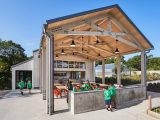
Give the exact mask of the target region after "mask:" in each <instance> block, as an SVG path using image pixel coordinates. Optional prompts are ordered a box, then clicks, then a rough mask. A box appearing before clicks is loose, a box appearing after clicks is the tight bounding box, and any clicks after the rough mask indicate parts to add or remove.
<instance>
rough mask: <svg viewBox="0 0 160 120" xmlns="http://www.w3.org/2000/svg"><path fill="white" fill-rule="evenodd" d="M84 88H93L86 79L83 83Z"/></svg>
mask: <svg viewBox="0 0 160 120" xmlns="http://www.w3.org/2000/svg"><path fill="white" fill-rule="evenodd" d="M84 88H85V90H93V87H92V85H91V84H90V83H89V80H87V83H85V84H84Z"/></svg>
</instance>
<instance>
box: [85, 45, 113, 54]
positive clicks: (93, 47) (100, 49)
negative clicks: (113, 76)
mask: <svg viewBox="0 0 160 120" xmlns="http://www.w3.org/2000/svg"><path fill="white" fill-rule="evenodd" d="M86 46H88V47H90V48H92V49H97V50H99V51H102V52H105V53H109V54H115V53H112V52H111V51H108V50H106V49H103V48H99V47H96V46H93V45H86Z"/></svg>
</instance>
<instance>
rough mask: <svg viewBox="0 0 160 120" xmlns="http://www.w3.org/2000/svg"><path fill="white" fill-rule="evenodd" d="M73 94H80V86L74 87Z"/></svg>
mask: <svg viewBox="0 0 160 120" xmlns="http://www.w3.org/2000/svg"><path fill="white" fill-rule="evenodd" d="M73 92H81V89H80V85H76V87H74V88H73Z"/></svg>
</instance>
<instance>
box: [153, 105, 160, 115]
mask: <svg viewBox="0 0 160 120" xmlns="http://www.w3.org/2000/svg"><path fill="white" fill-rule="evenodd" d="M152 111H154V112H156V113H159V114H160V107H156V108H153V109H152Z"/></svg>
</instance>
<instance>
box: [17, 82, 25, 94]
mask: <svg viewBox="0 0 160 120" xmlns="http://www.w3.org/2000/svg"><path fill="white" fill-rule="evenodd" d="M18 86H19V88H20V92H21V95H23V88H24V82H23V80H21V82H19V83H18Z"/></svg>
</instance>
